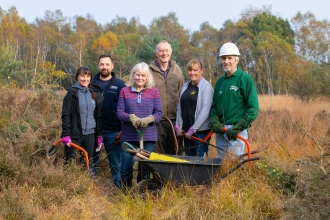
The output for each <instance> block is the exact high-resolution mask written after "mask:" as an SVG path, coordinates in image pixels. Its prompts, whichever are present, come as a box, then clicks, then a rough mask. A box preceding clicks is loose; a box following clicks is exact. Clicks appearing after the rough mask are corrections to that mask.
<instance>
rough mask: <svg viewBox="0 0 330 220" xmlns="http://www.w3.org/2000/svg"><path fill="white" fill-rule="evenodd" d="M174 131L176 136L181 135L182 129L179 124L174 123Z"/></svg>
mask: <svg viewBox="0 0 330 220" xmlns="http://www.w3.org/2000/svg"><path fill="white" fill-rule="evenodd" d="M174 131H175V134H176V136H178V137H180V136H182V130H181V128H180V127H179V126H177V125H175V126H174Z"/></svg>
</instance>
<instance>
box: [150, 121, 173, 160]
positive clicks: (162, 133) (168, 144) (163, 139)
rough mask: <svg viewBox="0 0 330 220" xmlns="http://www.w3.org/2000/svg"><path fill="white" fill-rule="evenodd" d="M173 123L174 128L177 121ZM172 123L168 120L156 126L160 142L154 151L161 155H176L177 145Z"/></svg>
mask: <svg viewBox="0 0 330 220" xmlns="http://www.w3.org/2000/svg"><path fill="white" fill-rule="evenodd" d="M171 121H172V126H173V124H174V123H175V120H171ZM172 126H171V125H170V123H169V122H168V121H166V120H162V121H160V122H159V123H158V124H157V125H156V130H157V137H158V142H156V144H155V149H154V151H155V152H156V153H160V154H173V155H174V154H175V143H174V141H175V140H174V137H173V130H172Z"/></svg>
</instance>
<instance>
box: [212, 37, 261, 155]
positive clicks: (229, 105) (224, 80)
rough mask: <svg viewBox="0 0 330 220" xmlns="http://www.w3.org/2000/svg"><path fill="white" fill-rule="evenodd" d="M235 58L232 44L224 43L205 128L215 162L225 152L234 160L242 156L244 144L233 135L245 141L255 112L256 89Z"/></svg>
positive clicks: (236, 50)
mask: <svg viewBox="0 0 330 220" xmlns="http://www.w3.org/2000/svg"><path fill="white" fill-rule="evenodd" d="M239 55H240V53H239V50H238V48H237V46H236V45H235V44H233V43H225V44H224V45H223V46H222V47H221V48H220V54H219V56H220V57H221V63H222V66H223V69H224V71H225V74H224V75H223V76H221V77H220V78H219V79H218V81H217V83H216V84H215V87H214V96H213V103H212V107H211V110H210V121H209V127H210V128H211V130H212V132H213V133H216V145H217V147H219V149H218V157H219V158H223V157H224V156H225V153H226V151H227V150H228V151H229V152H231V153H233V154H234V155H236V156H240V155H242V154H244V148H245V143H244V142H243V141H241V140H240V139H237V138H236V135H237V134H239V135H241V136H242V137H244V138H245V139H248V132H247V129H248V128H249V127H250V126H251V123H252V122H253V121H254V120H255V119H256V118H257V116H258V112H259V104H258V96H257V89H256V85H255V83H254V81H253V79H252V78H251V76H250V75H249V74H247V73H245V72H243V71H242V70H241V69H240V68H238V67H237V64H238V61H239ZM224 128H227V129H228V130H227V132H225V131H224Z"/></svg>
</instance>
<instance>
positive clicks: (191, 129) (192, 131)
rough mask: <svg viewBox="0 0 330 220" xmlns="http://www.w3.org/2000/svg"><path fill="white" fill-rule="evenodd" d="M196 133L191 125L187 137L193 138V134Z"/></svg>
mask: <svg viewBox="0 0 330 220" xmlns="http://www.w3.org/2000/svg"><path fill="white" fill-rule="evenodd" d="M194 133H195V132H194V128H193V127H192V126H191V127H190V128H189V130H188V131H187V132H186V138H187V139H191V135H193V134H194Z"/></svg>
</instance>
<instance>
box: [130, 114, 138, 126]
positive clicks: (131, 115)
mask: <svg viewBox="0 0 330 220" xmlns="http://www.w3.org/2000/svg"><path fill="white" fill-rule="evenodd" d="M129 120H130V121H131V122H132V125H133V126H134V128H137V127H139V125H140V118H139V117H137V116H136V115H134V114H130V115H129Z"/></svg>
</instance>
